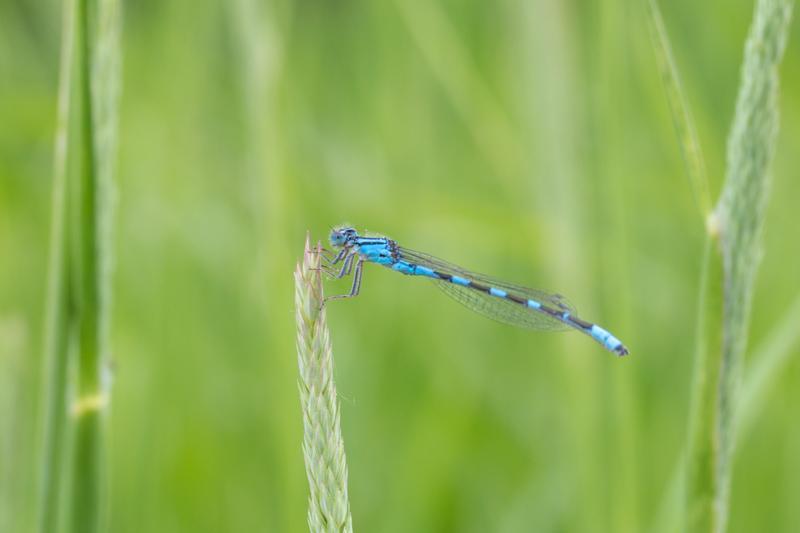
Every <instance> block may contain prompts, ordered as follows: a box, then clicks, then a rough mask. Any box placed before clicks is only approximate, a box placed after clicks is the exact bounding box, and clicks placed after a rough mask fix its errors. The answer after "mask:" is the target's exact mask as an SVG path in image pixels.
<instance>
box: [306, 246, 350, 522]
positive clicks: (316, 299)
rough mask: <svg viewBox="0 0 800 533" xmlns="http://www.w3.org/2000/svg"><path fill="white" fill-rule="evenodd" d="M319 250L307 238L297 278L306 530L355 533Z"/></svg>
mask: <svg viewBox="0 0 800 533" xmlns="http://www.w3.org/2000/svg"><path fill="white" fill-rule="evenodd" d="M320 251H321V249H320V247H319V245H317V247H316V248H315V249H313V250H312V249H311V247H310V244H309V241H308V237H306V244H305V253H304V258H303V262H302V263H301V264H298V265H297V270H296V271H295V275H294V279H295V307H296V318H297V363H298V366H299V368H300V380H299V382H298V386H299V389H300V403H301V406H302V409H303V455H304V458H305V463H306V474H307V475H308V484H309V490H310V496H309V502H308V525H309V528H310V530H311V531H312V532H313V533H317V532H323V531H324V532H329V531H337V532H338V531H343V532H352V530H353V525H352V518H351V516H350V504H349V501H348V496H347V461H346V457H345V452H344V440H343V439H342V431H341V427H340V406H339V399H338V398H337V396H336V385H335V383H334V380H333V348H332V346H331V341H330V335H329V333H328V325H327V321H326V318H325V309H324V307H323V303H324V297H323V292H322V276H321V273H320V270H319V269H320Z"/></svg>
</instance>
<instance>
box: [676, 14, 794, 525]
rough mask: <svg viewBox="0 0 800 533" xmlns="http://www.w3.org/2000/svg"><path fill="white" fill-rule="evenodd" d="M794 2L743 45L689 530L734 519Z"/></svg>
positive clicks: (717, 232)
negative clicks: (736, 466) (738, 444)
mask: <svg viewBox="0 0 800 533" xmlns="http://www.w3.org/2000/svg"><path fill="white" fill-rule="evenodd" d="M790 19H791V2H788V1H786V0H759V1H758V2H757V3H756V7H755V14H754V18H753V22H752V24H751V27H750V31H749V35H748V38H747V42H746V44H745V53H744V62H743V65H742V75H741V83H740V86H739V94H738V98H737V102H736V111H735V114H734V119H733V125H732V127H731V132H730V135H729V137H728V151H727V168H726V177H725V184H724V186H723V191H722V196H721V198H720V201H719V203H718V205H717V207H716V209H715V210H714V213H712V215H711V217H710V219H709V223H708V224H707V229H708V239H709V243H708V246H707V253H706V261H705V274H704V284H703V285H704V289H703V300H702V302H703V303H702V304H701V310H700V335H699V344H698V346H699V349H698V358H697V366H696V373H695V397H694V401H693V408H692V409H693V410H692V415H691V416H692V426H691V430H690V432H691V436H690V451H689V456H688V457H689V464H688V481H687V483H688V484H687V511H688V512H687V531H698V532H701V531H702V532H708V531H713V532H723V531H725V529H726V526H727V521H728V500H729V493H730V484H731V462H732V453H733V447H734V442H735V438H736V427H735V421H736V419H737V413H736V409H735V408H736V407H737V405H738V393H739V381H740V372H741V371H740V368H741V360H742V357H743V353H744V350H745V348H746V345H747V334H748V331H747V327H748V322H749V314H750V306H751V300H752V291H753V284H754V280H755V274H756V271H757V268H758V262H759V259H760V256H761V230H762V226H763V223H764V213H765V208H766V204H767V199H768V196H769V182H770V180H769V173H768V170H769V169H768V167H769V163H770V161H771V159H772V154H773V152H774V148H775V137H776V134H777V128H778V72H777V67H778V64H779V63H780V60H781V57H782V55H783V49H784V45H785V42H786V36H787V33H788V27H789V20H790Z"/></svg>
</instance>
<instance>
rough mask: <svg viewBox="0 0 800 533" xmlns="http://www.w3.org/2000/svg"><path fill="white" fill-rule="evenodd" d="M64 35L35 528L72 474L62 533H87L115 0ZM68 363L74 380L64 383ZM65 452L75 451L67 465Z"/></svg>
mask: <svg viewBox="0 0 800 533" xmlns="http://www.w3.org/2000/svg"><path fill="white" fill-rule="evenodd" d="M63 32H64V35H63V44H62V47H63V50H62V65H61V79H60V84H61V87H60V90H59V118H58V130H57V135H56V149H55V152H56V156H55V159H56V163H55V176H54V189H53V224H52V234H51V251H50V255H51V259H50V261H51V262H50V278H49V286H48V294H47V318H46V358H47V369H48V370H47V375H46V386H45V392H46V394H47V400H46V406H47V407H46V408H47V414H46V419H45V431H44V437H45V442H44V447H43V450H42V462H43V466H42V479H41V487H40V502H39V503H40V507H39V531H41V532H52V531H58V530H60V528H61V523H60V522H61V521H60V516H61V514H62V513H61V511H60V509H59V507H60V505H59V502H60V500H61V499H62V498H63V496H62V492H63V491H64V479H65V478H67V477H68V476H67V472H68V468H69V477H70V478H71V480H72V485H71V487H70V490H69V491H67V493H66V494H67V495H68V497H69V499H68V503H69V507H68V509H66V513H65V515H66V516H68V517H69V522H68V525H69V529H70V530H71V531H80V532H90V533H91V532H93V531H100V530H101V529H103V523H104V522H103V514H104V510H105V490H104V486H103V483H104V471H103V470H104V469H103V464H104V462H103V413H104V411H105V407H106V406H107V403H108V401H107V400H108V391H107V390H106V386H107V382H106V380H104V379H103V371H104V355H105V353H106V351H107V350H106V344H107V335H106V331H107V328H108V307H109V306H108V303H109V302H108V300H109V298H108V294H109V289H108V281H109V276H108V270H109V266H110V260H109V257H110V251H109V249H108V248H109V245H110V238H109V235H108V233H109V231H108V230H109V226H110V194H109V193H110V180H111V172H112V162H113V158H114V151H115V140H116V137H115V131H116V90H117V86H118V71H117V66H118V47H117V40H116V39H117V35H118V4H117V2H116V0H74V1H68V2H66V3H65V5H64V29H63ZM72 357H75V360H74V361H72V360H71V358H72ZM73 367H74V368H75V369H76V373H75V378H76V380H75V382H74V383H71V382H70V377H71V376H72V373H71V372H70V369H71V368H73ZM73 395H74V397H73ZM70 403H71V407H69V408H68V407H67V405H68V404H70ZM68 414H69V415H71V416H68ZM68 436H72V438H73V442H72V443H71V446H70V445H68V444H67V440H68V439H67V437H68ZM66 448H71V450H72V457H71V463H69V464H67V463H66V462H65V460H64V459H65V457H64V455H65V454H64V450H65V449H66Z"/></svg>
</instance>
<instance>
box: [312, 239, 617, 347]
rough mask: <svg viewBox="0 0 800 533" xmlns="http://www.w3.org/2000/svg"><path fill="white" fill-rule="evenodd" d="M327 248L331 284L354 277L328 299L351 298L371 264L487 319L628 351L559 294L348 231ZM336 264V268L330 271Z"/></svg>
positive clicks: (385, 240)
mask: <svg viewBox="0 0 800 533" xmlns="http://www.w3.org/2000/svg"><path fill="white" fill-rule="evenodd" d="M329 240H330V244H331V246H332V247H333V248H334V249H336V250H337V251H338V253H336V255H335V256H333V255H327V254H323V257H324V259H325V263H326V270H327V271H328V272H329V273H331V275H333V276H334V277H336V278H343V277H345V276H349V275H350V274H352V275H353V286H352V288H351V289H350V292H349V293H348V294H341V295H337V296H331V297H329V298H328V299H329V300H330V299H336V298H351V297H353V296H356V295H357V294H358V291H359V290H360V289H361V278H362V271H363V268H364V263H375V264H378V265H382V266H385V267H387V268H391V269H392V270H394V271H396V272H400V273H401V274H406V275H408V276H422V277H425V278H430V279H432V280H434V281H435V282H436V283H437V285H438V286H439V288H441V289H442V290H443V291H444V292H445V293H446V294H448V295H449V296H451V297H452V298H454V299H455V300H457V301H458V302H460V303H462V304H464V305H465V306H466V307H468V308H470V309H472V310H473V311H476V312H478V313H480V314H482V315H485V316H487V317H489V318H493V319H495V320H497V321H500V322H505V323H507V324H511V325H514V326H520V327H524V328H529V329H538V330H551V331H552V330H563V329H569V328H572V329H576V330H578V331H580V332H581V333H584V334H586V335H588V336H590V337H591V338H593V339H594V340H596V341H597V342H599V343H600V344H601V345H602V346H603V347H604V348H605V349H607V350H609V351H611V352H614V353H615V354H617V355H626V354H627V353H628V349H627V348H626V347H625V346H624V345H623V344H622V342H620V341H619V339H617V338H616V337H615V336H613V335H612V334H611V333H609V332H608V331H606V330H605V329H603V328H601V327H600V326H598V325H596V324H592V323H591V322H586V321H585V320H582V319H580V318H578V316H577V315H576V313H575V309H574V308H573V307H572V306H571V305H570V304H569V302H567V301H566V299H564V297H563V296H561V295H560V294H553V293H549V292H546V291H541V290H538V289H529V288H527V287H521V286H519V285H512V284H510V283H506V282H503V281H500V280H497V279H494V278H491V277H489V276H486V275H484V274H477V273H475V272H470V271H469V270H466V269H464V268H461V267H459V266H456V265H454V264H452V263H448V262H447V261H443V260H441V259H438V258H436V257H433V256H431V255H428V254H424V253H422V252H415V251H414V250H409V249H408V248H404V247H402V246H400V245H398V244H397V243H396V242H395V241H393V240H392V239H389V238H387V237H380V236H375V237H372V236H367V237H364V236H361V235H359V234H358V232H357V231H356V230H355V229H354V228H351V227H339V228H335V229H333V230H331V234H330V239H329ZM339 263H341V268H340V269H339V270H338V272H337V271H335V270H332V267H333V266H334V265H337V264H339Z"/></svg>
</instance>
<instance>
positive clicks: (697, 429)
mask: <svg viewBox="0 0 800 533" xmlns="http://www.w3.org/2000/svg"><path fill="white" fill-rule="evenodd" d="M718 245H719V243H718V241H717V240H716V239H714V238H713V236H710V237H709V238H708V240H707V242H706V247H705V253H704V258H703V276H702V281H701V289H700V295H701V296H700V305H699V309H698V331H697V351H696V355H695V367H694V372H693V380H694V383H693V388H692V405H691V412H690V420H689V451H688V454H687V456H688V460H687V462H686V487H685V490H686V508H685V512H686V523H687V528H686V529H687V531H697V532H700V531H705V532H710V531H716V530H717V529H716V528H715V527H713V525H712V523H713V520H714V516H715V513H714V500H715V497H716V495H717V494H718V492H719V487H718V485H717V483H718V480H717V476H716V463H717V453H718V448H717V445H716V442H717V432H716V420H717V416H718V413H717V383H718V382H719V372H720V370H719V368H720V364H721V354H722V349H721V348H722V330H721V328H722V299H723V279H722V262H721V259H720V254H719V253H718ZM681 466H682V462H681V464H680V465H679V468H680V467H681Z"/></svg>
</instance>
